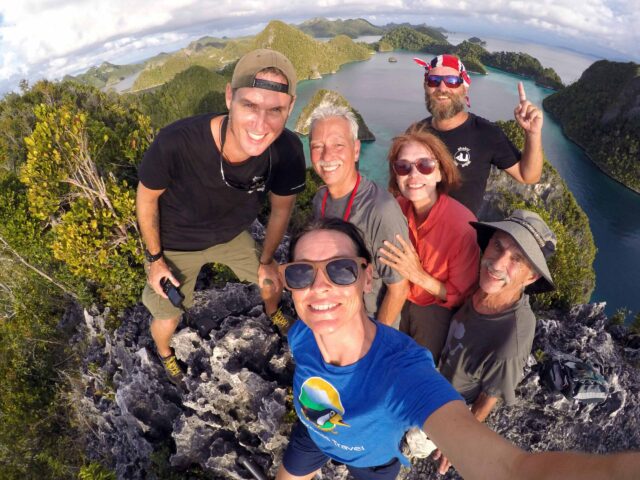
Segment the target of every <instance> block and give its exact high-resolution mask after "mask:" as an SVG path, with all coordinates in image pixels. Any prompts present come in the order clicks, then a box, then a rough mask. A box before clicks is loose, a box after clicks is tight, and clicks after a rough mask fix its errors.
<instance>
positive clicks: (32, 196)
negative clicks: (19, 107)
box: [20, 104, 152, 308]
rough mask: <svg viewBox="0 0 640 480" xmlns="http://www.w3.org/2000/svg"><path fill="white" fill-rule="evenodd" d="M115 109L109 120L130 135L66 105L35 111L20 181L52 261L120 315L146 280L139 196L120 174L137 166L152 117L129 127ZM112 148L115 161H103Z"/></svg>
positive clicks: (123, 113) (47, 106)
mask: <svg viewBox="0 0 640 480" xmlns="http://www.w3.org/2000/svg"><path fill="white" fill-rule="evenodd" d="M112 107H113V108H110V109H109V112H110V115H111V116H113V115H116V116H117V115H118V114H121V115H122V116H123V117H124V118H123V119H122V120H123V122H122V123H123V124H125V125H128V127H129V128H128V129H122V128H111V127H110V126H109V125H107V123H104V122H101V121H98V120H97V119H96V118H94V117H92V116H91V115H90V114H89V113H87V112H84V111H78V110H77V109H76V108H75V107H73V106H71V105H69V104H63V105H60V106H57V105H44V104H43V105H39V106H37V107H36V108H35V116H36V124H35V126H34V129H33V133H32V134H31V135H30V136H29V137H27V138H26V139H25V143H26V145H27V161H26V162H25V163H24V164H23V165H22V167H21V169H20V180H21V181H22V183H23V184H24V185H25V187H26V199H27V202H26V203H27V205H28V207H29V213H30V214H31V216H32V217H33V218H34V219H37V220H40V221H41V222H42V223H41V229H42V230H43V231H45V232H46V236H47V238H48V246H49V248H50V249H51V251H52V252H53V254H54V257H55V259H57V260H60V261H61V262H63V263H64V265H65V267H66V268H67V269H68V270H69V271H70V272H71V273H72V274H73V275H74V276H76V277H78V278H82V279H84V280H88V281H89V282H90V283H91V284H92V285H94V286H95V288H96V291H97V292H98V294H99V297H100V298H101V299H102V300H103V301H104V302H105V303H107V304H109V305H111V306H112V307H116V308H121V307H124V306H126V305H128V304H129V303H131V302H132V301H134V300H135V299H136V298H137V297H138V292H139V289H140V285H142V284H143V279H144V274H143V272H142V268H141V265H142V253H141V244H140V242H139V240H138V233H137V227H136V218H135V193H134V191H133V190H132V188H131V187H130V186H129V183H128V181H127V180H126V177H128V176H129V175H128V174H123V173H122V170H125V171H126V170H127V169H128V168H129V167H130V165H131V164H132V163H135V162H137V161H138V160H139V157H140V156H141V154H142V152H143V151H144V150H146V148H147V147H148V145H149V142H150V139H151V134H152V131H151V128H150V123H149V120H148V118H147V117H144V116H142V115H140V114H137V115H135V116H134V117H133V119H134V122H129V121H128V120H129V118H127V117H128V115H129V114H128V113H125V112H124V111H123V110H122V109H121V108H120V107H119V106H118V105H113V106H112ZM116 123H117V122H116ZM113 136H116V137H117V139H115V141H114V139H113ZM107 146H109V148H108V150H109V151H110V152H111V153H110V155H112V156H111V159H112V160H111V162H108V161H107V159H106V158H105V157H104V148H105V147H107ZM118 160H121V162H120V166H121V167H120V170H118V169H116V168H115V167H114V165H118ZM106 164H108V166H107V165H106ZM32 224H33V222H31V225H32Z"/></svg>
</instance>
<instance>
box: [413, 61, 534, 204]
mask: <svg viewBox="0 0 640 480" xmlns="http://www.w3.org/2000/svg"><path fill="white" fill-rule="evenodd" d="M414 60H415V61H416V63H418V64H419V65H421V66H423V67H424V68H425V70H426V73H425V77H424V91H425V102H426V106H427V109H428V110H429V112H431V115H432V116H431V117H428V118H425V119H424V120H421V122H420V123H422V124H425V125H428V126H430V127H431V128H432V129H433V130H435V133H436V134H437V135H438V136H439V137H440V139H441V140H442V141H443V142H444V143H445V145H447V147H448V148H449V150H450V152H451V154H452V155H453V158H454V159H455V161H456V164H457V165H458V168H459V169H460V173H461V175H462V186H461V187H460V188H459V189H458V190H456V191H452V192H450V195H451V196H452V197H453V198H455V199H456V200H458V201H459V202H461V203H462V204H464V205H465V206H466V207H467V208H469V209H470V210H471V211H472V212H473V213H475V214H477V212H478V210H479V209H480V206H481V205H482V198H483V196H484V191H485V188H486V186H487V178H488V177H489V172H490V170H491V165H495V166H496V167H498V168H499V169H501V170H505V171H506V172H507V173H508V174H509V175H511V176H512V177H513V178H514V179H516V180H517V181H518V182H520V183H525V184H532V183H536V182H538V181H539V180H540V175H541V173H542V163H543V153H542V122H543V115H542V111H541V110H540V109H538V108H536V107H535V106H534V105H532V104H531V103H530V102H529V101H527V98H526V94H525V91H524V86H523V85H522V82H519V83H518V94H519V96H520V103H519V104H518V106H517V107H516V108H515V110H514V116H515V119H516V122H518V125H520V127H522V129H523V130H524V134H525V144H524V150H523V151H522V154H521V153H520V152H519V151H518V149H517V148H516V147H515V146H514V145H513V144H512V143H511V142H510V141H509V139H508V138H507V137H506V135H505V134H504V133H503V132H502V130H501V129H500V128H499V127H497V126H496V125H494V124H493V123H491V122H489V121H488V120H485V119H484V118H481V117H478V116H477V115H474V114H473V113H469V112H467V111H465V101H466V104H467V106H469V97H468V96H467V92H468V88H469V85H470V84H471V79H470V78H469V75H468V74H467V71H466V70H465V68H464V65H463V64H462V62H461V61H460V59H459V58H458V57H455V56H453V55H439V56H437V57H435V58H434V59H433V60H431V62H430V63H426V62H424V61H422V60H419V59H414Z"/></svg>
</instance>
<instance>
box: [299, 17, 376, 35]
mask: <svg viewBox="0 0 640 480" xmlns="http://www.w3.org/2000/svg"><path fill="white" fill-rule="evenodd" d="M297 28H299V29H300V30H302V31H303V32H304V33H306V34H307V35H311V36H312V37H325V38H326V37H335V36H337V35H346V36H347V37H350V38H356V37H360V36H362V35H382V34H383V33H384V29H383V28H381V27H376V26H375V25H373V24H371V23H369V22H368V21H367V20H364V19H362V18H356V19H347V20H340V19H338V20H328V19H326V18H323V17H317V18H312V19H311V20H307V21H305V22H302V23H301V24H300V25H297Z"/></svg>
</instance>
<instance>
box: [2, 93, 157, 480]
mask: <svg viewBox="0 0 640 480" xmlns="http://www.w3.org/2000/svg"><path fill="white" fill-rule="evenodd" d="M23 87H24V88H23V93H22V95H18V94H11V95H8V96H7V97H5V99H4V100H3V101H2V102H0V121H1V122H2V123H3V126H4V132H3V135H2V136H0V148H1V149H2V152H3V155H4V158H3V160H4V164H3V167H4V168H3V169H2V170H0V264H1V267H0V378H2V382H0V419H1V421H0V465H2V467H1V468H2V478H7V479H14V478H15V479H23V478H51V479H58V478H60V479H62V478H73V477H76V476H77V475H78V471H79V469H80V467H81V466H82V464H83V458H82V451H83V447H82V445H79V444H78V442H80V441H81V434H79V433H78V432H77V431H76V430H75V428H76V425H75V424H74V423H73V415H72V413H73V405H72V404H71V400H70V398H71V394H70V393H69V388H70V386H69V379H70V378H72V377H73V375H74V373H73V372H76V371H78V370H79V366H78V365H77V358H76V354H77V352H74V351H73V350H72V349H71V346H70V344H69V337H70V335H71V334H72V333H73V332H72V331H66V330H65V329H64V328H61V325H62V324H61V322H60V321H61V318H62V316H63V313H64V311H65V308H66V307H67V305H68V303H69V300H70V299H71V298H74V299H77V300H79V301H80V302H82V303H84V304H90V303H94V302H98V303H101V304H103V305H109V306H111V307H112V311H114V312H117V311H118V309H122V308H124V307H126V306H129V305H131V304H133V303H134V302H135V301H137V299H138V297H139V292H140V288H141V286H142V285H143V283H144V273H143V271H142V255H141V248H140V242H139V238H138V234H137V230H136V226H135V215H134V198H135V197H134V189H133V186H134V185H135V178H136V174H135V168H136V165H137V164H138V163H139V161H140V159H141V157H142V154H143V153H144V151H146V149H147V147H148V146H149V142H150V141H151V138H152V134H153V132H152V130H151V127H150V120H149V118H148V117H146V116H144V115H142V114H141V113H140V112H139V111H138V110H137V109H136V108H135V107H134V106H133V105H132V104H130V103H129V102H127V101H126V100H125V99H122V98H120V97H117V96H115V95H111V94H105V93H101V92H99V91H98V90H96V89H95V88H93V87H89V86H86V85H81V84H78V83H75V82H62V83H57V84H54V83H50V82H38V83H36V84H35V85H34V86H33V87H32V88H28V87H27V86H26V85H24V86H23ZM14 135H15V136H18V137H14ZM21 144H22V145H21ZM70 412H71V415H70ZM97 469H98V467H91V465H89V466H86V467H85V468H84V469H83V470H80V472H81V473H83V474H85V475H94V476H93V477H86V478H109V477H104V476H99V475H101V474H99V472H98V470H97ZM103 473H104V472H103ZM104 474H105V475H106V473H104ZM96 475H98V476H96Z"/></svg>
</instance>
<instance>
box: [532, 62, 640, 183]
mask: <svg viewBox="0 0 640 480" xmlns="http://www.w3.org/2000/svg"><path fill="white" fill-rule="evenodd" d="M612 78H615V79H616V81H615V82H611V79H612ZM638 101H640V65H638V64H637V63H631V62H629V63H620V62H609V61H606V60H601V61H598V62H595V63H594V64H593V65H591V66H590V67H589V68H588V69H587V70H585V72H584V73H583V74H582V77H580V80H578V81H577V82H575V83H574V84H572V85H570V86H569V87H567V88H565V89H564V90H562V91H560V92H557V93H555V94H553V95H551V96H549V97H547V98H545V99H544V101H543V105H544V108H545V109H546V110H547V111H548V112H549V113H550V114H551V115H552V116H553V117H554V118H556V119H557V120H558V121H559V122H560V124H561V125H562V128H563V130H564V132H565V134H566V135H567V136H569V137H570V138H571V139H573V140H574V141H575V142H577V143H578V144H579V145H581V146H582V147H583V148H584V149H585V151H586V152H587V154H588V155H589V157H591V159H592V160H593V161H594V162H595V163H596V164H597V165H598V166H599V167H600V168H601V169H602V170H603V171H604V172H606V173H607V174H608V175H610V176H612V177H613V178H615V179H616V180H618V181H619V182H621V183H623V184H624V185H626V186H627V187H629V188H631V189H633V190H635V191H636V192H640V112H639V111H638V107H637V105H638Z"/></svg>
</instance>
